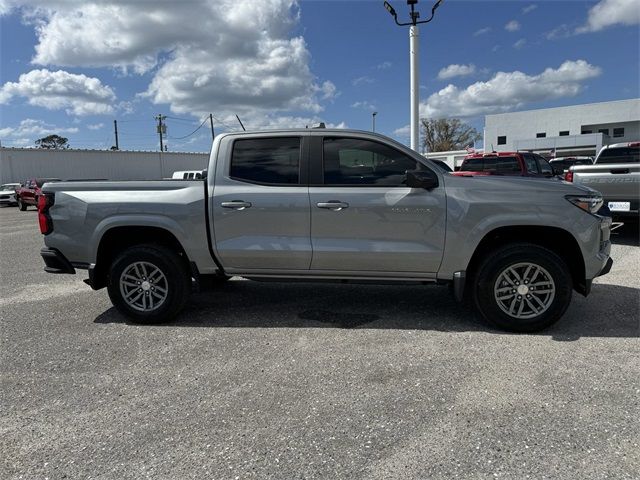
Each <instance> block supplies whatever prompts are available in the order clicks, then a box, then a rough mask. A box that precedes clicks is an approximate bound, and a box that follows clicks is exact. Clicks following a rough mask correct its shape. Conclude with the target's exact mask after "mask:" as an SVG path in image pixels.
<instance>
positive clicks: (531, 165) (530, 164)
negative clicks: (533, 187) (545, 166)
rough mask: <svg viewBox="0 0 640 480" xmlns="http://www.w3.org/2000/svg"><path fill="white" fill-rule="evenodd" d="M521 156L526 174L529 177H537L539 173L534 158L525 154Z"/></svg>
mask: <svg viewBox="0 0 640 480" xmlns="http://www.w3.org/2000/svg"><path fill="white" fill-rule="evenodd" d="M522 156H523V157H524V164H525V167H526V168H527V173H529V174H531V175H538V173H540V172H539V171H538V163H537V162H536V158H535V157H534V156H533V155H531V154H529V153H525V154H523V155H522Z"/></svg>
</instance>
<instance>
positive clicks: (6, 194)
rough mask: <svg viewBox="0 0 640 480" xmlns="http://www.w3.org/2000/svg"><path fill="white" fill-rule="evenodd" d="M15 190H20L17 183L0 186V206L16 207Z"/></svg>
mask: <svg viewBox="0 0 640 480" xmlns="http://www.w3.org/2000/svg"><path fill="white" fill-rule="evenodd" d="M17 188H20V184H19V183H5V184H4V185H2V186H0V205H17V204H18V200H17V198H16V189H17Z"/></svg>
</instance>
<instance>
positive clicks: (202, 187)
mask: <svg viewBox="0 0 640 480" xmlns="http://www.w3.org/2000/svg"><path fill="white" fill-rule="evenodd" d="M43 191H44V195H42V196H41V197H40V204H39V214H38V218H39V222H40V228H41V230H42V232H43V233H44V234H45V237H44V241H45V244H46V247H45V248H43V249H42V251H41V254H42V257H43V259H44V262H45V264H46V268H45V270H46V271H48V272H51V273H75V270H76V269H88V276H89V278H88V280H87V283H88V284H89V285H90V286H91V287H93V288H94V289H100V288H103V287H106V288H107V290H108V293H109V296H110V298H111V300H112V302H113V304H114V305H115V306H116V307H117V309H118V310H119V311H120V312H122V313H123V314H124V315H125V316H127V317H129V318H130V319H131V320H133V321H135V322H140V323H155V322H162V321H167V320H169V319H171V318H173V317H175V316H176V315H177V314H178V312H179V311H180V309H181V308H182V307H183V305H184V304H185V302H186V301H187V298H188V294H189V292H190V291H192V289H193V288H198V286H199V285H203V284H205V283H207V284H212V283H214V284H215V283H217V282H223V281H225V280H226V279H228V278H229V277H230V276H242V277H245V278H247V279H250V280H274V279H276V280H287V281H290V280H306V281H308V280H314V281H327V280H330V281H338V282H371V281H373V282H385V283H394V282H396V283H398V282H399V283H407V282H409V283H419V284H425V283H432V284H440V285H450V286H451V287H452V291H453V293H454V295H455V297H456V298H457V299H458V300H462V299H463V298H469V299H472V300H473V301H474V302H475V304H476V306H477V308H478V309H479V310H480V312H481V313H482V314H483V315H484V317H486V318H487V319H488V320H489V321H491V322H493V323H494V324H496V325H498V326H499V327H502V328H505V329H509V330H514V331H534V330H538V329H541V328H544V327H546V326H548V325H550V324H551V323H553V322H555V321H556V320H558V319H559V318H560V317H561V316H562V315H563V314H564V312H565V310H566V309H567V307H568V306H569V303H570V300H571V295H572V291H573V290H577V291H578V292H579V293H581V294H583V295H587V294H588V293H589V291H590V289H591V283H592V280H593V279H594V278H595V277H597V276H598V275H602V274H605V273H607V272H608V271H609V269H610V267H611V263H612V261H611V259H610V258H609V251H610V248H611V247H610V242H609V233H610V226H611V220H610V218H609V217H605V216H600V215H598V211H599V208H600V206H601V205H602V197H601V196H600V194H598V193H597V192H595V191H593V190H591V189H589V188H586V187H582V186H577V185H571V184H568V183H565V182H559V181H546V180H534V179H531V178H526V177H514V178H508V179H504V178H494V177H457V176H454V175H451V174H449V173H447V172H445V171H444V170H443V169H441V168H440V167H437V166H436V165H435V164H432V163H431V162H430V161H429V160H428V159H425V158H424V157H422V156H421V155H419V154H418V153H416V152H414V151H413V150H410V149H408V148H407V147H405V146H404V145H401V144H399V143H397V142H395V141H393V140H391V139H389V138H386V137H384V136H382V135H378V134H375V133H369V132H359V131H352V130H338V129H299V130H284V131H269V132H240V133H227V134H222V135H219V136H217V137H216V138H215V141H214V142H213V145H212V149H211V154H210V159H209V165H208V170H207V174H206V177H205V178H204V179H203V180H202V181H184V180H164V181H142V182H140V181H134V182H61V183H48V184H46V185H45V186H44V189H43ZM205 280H206V282H205ZM210 280H214V281H213V282H211V281H210ZM282 288H283V291H286V286H283V287H282Z"/></svg>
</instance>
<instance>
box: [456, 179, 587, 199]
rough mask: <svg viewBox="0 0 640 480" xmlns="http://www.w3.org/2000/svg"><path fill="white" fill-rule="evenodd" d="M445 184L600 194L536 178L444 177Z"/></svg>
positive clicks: (481, 188) (555, 180)
mask: <svg viewBox="0 0 640 480" xmlns="http://www.w3.org/2000/svg"><path fill="white" fill-rule="evenodd" d="M444 183H445V185H446V187H448V188H470V189H474V190H476V189H480V190H485V189H486V190H489V191H490V190H493V191H497V192H500V191H502V192H504V191H517V192H520V193H522V194H526V192H532V193H533V192H536V193H544V192H548V193H549V194H561V195H593V194H599V192H597V191H596V190H594V189H592V188H589V187H585V186H584V185H577V184H575V183H571V182H565V181H564V180H560V179H558V178H536V177H520V176H515V177H508V176H496V175H479V176H461V175H444Z"/></svg>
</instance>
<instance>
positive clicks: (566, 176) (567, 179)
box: [564, 170, 573, 182]
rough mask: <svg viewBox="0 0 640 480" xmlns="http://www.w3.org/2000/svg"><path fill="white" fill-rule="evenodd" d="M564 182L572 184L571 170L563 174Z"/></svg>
mask: <svg viewBox="0 0 640 480" xmlns="http://www.w3.org/2000/svg"><path fill="white" fill-rule="evenodd" d="M564 181H565V182H573V172H572V171H571V170H568V171H566V172H564Z"/></svg>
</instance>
